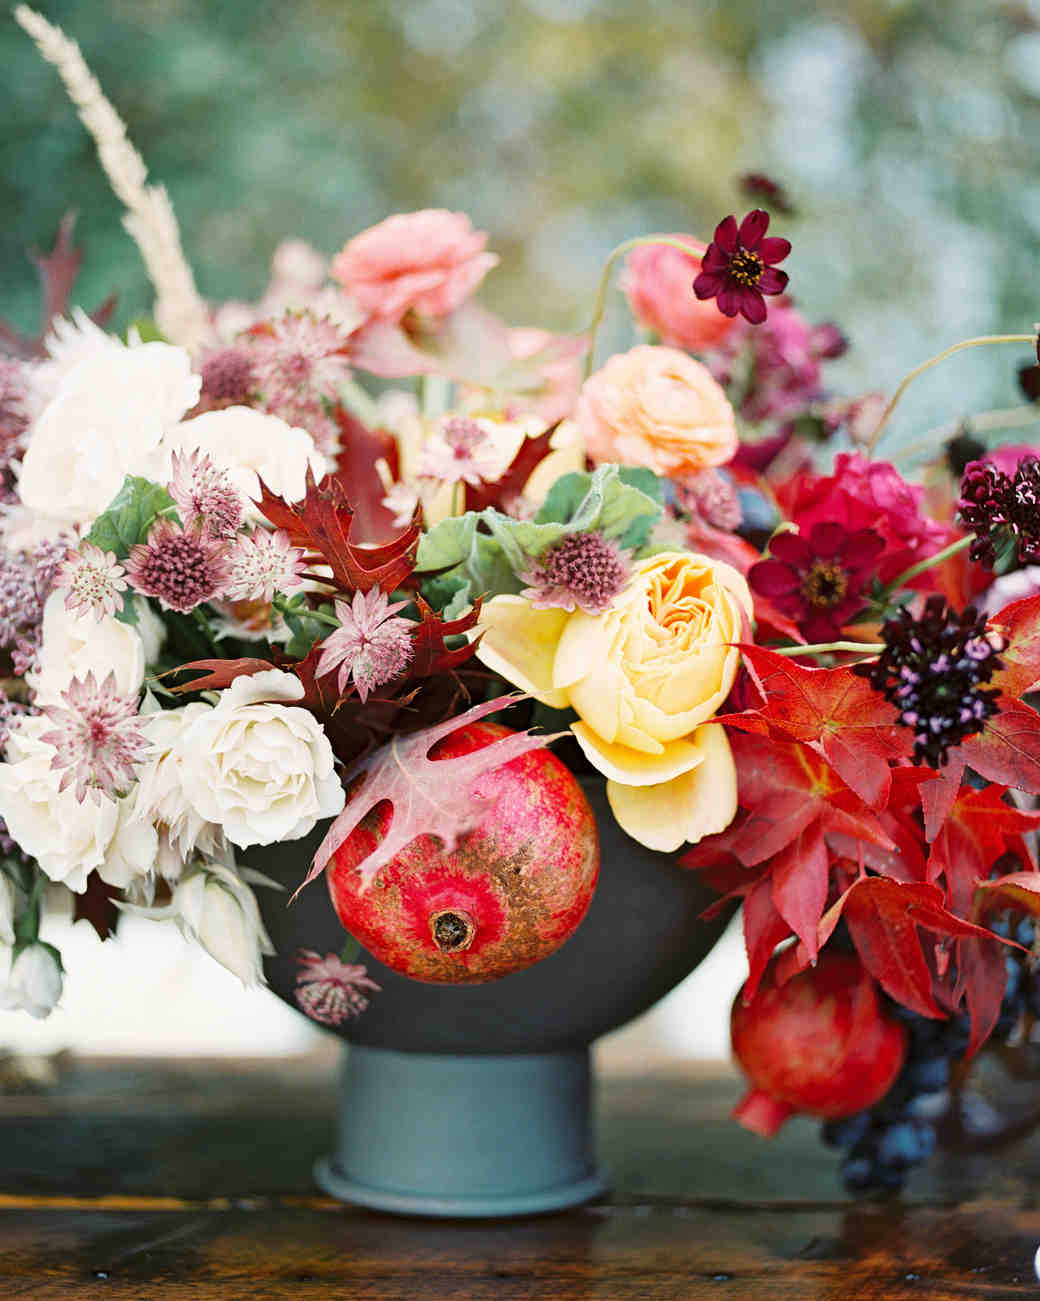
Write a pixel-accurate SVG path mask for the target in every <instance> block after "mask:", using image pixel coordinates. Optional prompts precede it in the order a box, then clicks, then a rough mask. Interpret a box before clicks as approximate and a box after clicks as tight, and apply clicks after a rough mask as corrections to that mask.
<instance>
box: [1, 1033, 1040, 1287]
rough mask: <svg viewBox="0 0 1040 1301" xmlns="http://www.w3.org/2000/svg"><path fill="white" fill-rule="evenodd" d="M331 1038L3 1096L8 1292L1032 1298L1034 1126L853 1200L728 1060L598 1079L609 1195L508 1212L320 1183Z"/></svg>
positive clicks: (136, 1067)
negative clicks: (742, 1113) (769, 1138)
mask: <svg viewBox="0 0 1040 1301" xmlns="http://www.w3.org/2000/svg"><path fill="white" fill-rule="evenodd" d="M332 1080H333V1071H332V1069H330V1063H329V1061H328V1059H327V1058H325V1059H322V1058H317V1059H313V1058H306V1059H291V1060H282V1061H278V1062H270V1061H268V1062H264V1061H257V1060H247V1061H241V1060H231V1061H223V1062H219V1061H200V1060H180V1061H166V1060H148V1059H122V1060H113V1059H96V1060H79V1061H71V1062H67V1063H64V1064H63V1065H62V1068H61V1069H60V1071H59V1073H58V1078H57V1080H56V1082H55V1083H54V1084H53V1086H52V1087H50V1088H47V1089H46V1090H44V1091H36V1092H32V1091H26V1090H21V1091H17V1092H12V1093H8V1094H6V1095H0V1153H2V1156H0V1162H2V1166H0V1168H2V1170H3V1174H2V1178H0V1194H2V1195H0V1211H2V1214H0V1296H2V1297H4V1298H6V1297H24V1298H26V1299H27V1301H28V1299H31V1301H49V1298H54V1297H76V1298H83V1299H85V1301H86V1299H93V1298H106V1299H112V1301H115V1299H116V1298H134V1299H135V1301H151V1298H156V1297H169V1298H181V1297H196V1298H206V1299H207V1301H208V1299H209V1298H220V1299H221V1301H236V1299H237V1298H242V1299H243V1301H245V1299H246V1298H249V1299H250V1301H254V1299H255V1301H263V1299H266V1298H276V1297H277V1298H282V1297H289V1298H295V1299H298V1301H309V1299H310V1298H322V1301H333V1299H335V1301H376V1299H377V1298H378V1299H379V1301H406V1299H407V1301H430V1299H432V1298H452V1299H453V1301H454V1299H458V1301H484V1299H485V1298H489V1299H490V1298H494V1301H514V1299H515V1301H520V1299H521V1298H522V1299H523V1301H543V1299H544V1301H550V1299H551V1301H572V1299H577V1298H581V1299H582V1301H600V1299H602V1301H630V1299H632V1301H634V1299H635V1298H640V1301H672V1299H673V1298H674V1299H675V1301H679V1299H681V1301H689V1299H690V1298H702V1297H704V1298H709V1297H710V1298H718V1299H719V1301H725V1299H726V1298H734V1299H739V1301H758V1299H759V1298H761V1299H762V1301H765V1299H766V1298H769V1299H770V1301H783V1299H784V1298H802V1299H808V1298H813V1299H816V1298H819V1299H820V1301H823V1299H824V1298H827V1299H828V1301H838V1299H839V1298H842V1299H844V1298H848V1299H849V1301H870V1299H872V1298H885V1299H886V1301H901V1299H902V1298H916V1299H918V1301H921V1299H924V1298H927V1299H928V1301H945V1299H946V1298H953V1297H957V1298H989V1297H1001V1298H1005V1297H1037V1296H1040V1285H1038V1284H1037V1282H1036V1280H1035V1278H1034V1275H1033V1254H1034V1252H1035V1250H1036V1248H1037V1245H1038V1244H1040V1209H1038V1207H1037V1191H1036V1190H1037V1183H1036V1179H1037V1176H1038V1175H1040V1140H1037V1139H1032V1140H1029V1141H1027V1142H1024V1143H1022V1144H1020V1145H1018V1146H1017V1147H1016V1149H1015V1151H1014V1154H1013V1155H1008V1154H1003V1155H1000V1156H991V1157H984V1156H979V1155H971V1156H958V1157H952V1156H943V1157H940V1158H939V1159H937V1160H936V1161H934V1162H933V1163H932V1165H931V1166H930V1167H929V1168H928V1170H927V1171H922V1172H920V1173H919V1174H918V1175H917V1176H916V1177H915V1179H914V1181H913V1182H912V1183H911V1186H910V1189H909V1190H908V1193H907V1195H906V1196H905V1197H904V1198H903V1199H902V1200H896V1201H891V1202H887V1203H870V1202H868V1203H862V1202H860V1203H857V1202H853V1201H852V1200H850V1199H849V1198H848V1197H847V1196H845V1194H844V1193H843V1192H842V1191H841V1188H840V1185H839V1182H838V1179H837V1176H836V1173H835V1167H836V1160H835V1157H834V1154H833V1153H832V1152H829V1151H827V1150H826V1149H824V1148H823V1147H822V1146H821V1145H820V1144H819V1143H818V1141H817V1138H816V1129H815V1126H814V1125H813V1124H811V1123H810V1122H808V1121H795V1122H793V1123H792V1124H791V1125H790V1126H789V1127H788V1128H787V1129H786V1130H785V1131H784V1132H783V1133H782V1134H781V1135H780V1136H779V1138H777V1139H776V1140H774V1141H773V1142H772V1143H764V1142H762V1141H761V1140H758V1139H755V1138H753V1137H752V1136H751V1135H749V1134H746V1133H745V1132H744V1131H742V1130H741V1129H739V1128H738V1127H737V1126H736V1125H734V1124H732V1123H731V1122H730V1121H729V1120H728V1111H729V1109H730V1107H731V1106H732V1104H733V1102H734V1100H735V1098H736V1097H737V1094H738V1089H739V1084H738V1082H737V1080H736V1079H735V1077H734V1076H733V1075H732V1074H731V1073H729V1071H728V1070H727V1069H726V1068H723V1067H721V1066H720V1067H717V1068H712V1069H706V1068H703V1067H702V1068H687V1069H684V1070H682V1069H670V1070H668V1071H657V1072H655V1073H652V1074H649V1075H645V1076H642V1077H639V1078H624V1077H616V1076H614V1077H608V1078H607V1079H605V1080H603V1081H602V1083H601V1088H600V1113H601V1117H600V1132H601V1151H602V1156H603V1159H604V1161H605V1163H606V1164H607V1166H608V1167H609V1169H610V1170H611V1172H612V1175H613V1180H614V1191H613V1193H612V1194H611V1196H610V1197H608V1198H605V1199H603V1200H601V1201H599V1202H597V1203H593V1204H592V1205H590V1206H587V1207H584V1208H582V1209H579V1210H575V1211H570V1212H566V1213H563V1214H557V1215H547V1216H541V1217H531V1218H527V1219H519V1220H513V1221H508V1222H503V1223H494V1222H492V1223H482V1222H472V1221H469V1222H463V1221H435V1220H409V1219H397V1218H394V1217H392V1216H389V1215H381V1214H376V1213H374V1212H368V1211H362V1210H357V1209H354V1208H351V1207H347V1206H342V1205H340V1204H339V1203H337V1202H334V1201H332V1200H330V1199H328V1198H325V1197H322V1196H320V1195H318V1194H317V1193H316V1192H315V1190H314V1186H313V1185H312V1183H311V1178H310V1166H311V1162H312V1160H313V1158H314V1157H315V1156H316V1155H318V1154H319V1153H321V1152H322V1151H324V1150H325V1149H326V1148H327V1146H328V1142H329V1135H330V1133H331V1126H332V1115H333V1104H334V1099H333V1091H332Z"/></svg>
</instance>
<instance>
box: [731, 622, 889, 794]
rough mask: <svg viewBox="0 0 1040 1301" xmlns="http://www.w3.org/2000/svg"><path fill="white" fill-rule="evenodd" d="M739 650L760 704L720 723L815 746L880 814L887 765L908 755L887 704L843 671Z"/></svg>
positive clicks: (864, 683)
mask: <svg viewBox="0 0 1040 1301" xmlns="http://www.w3.org/2000/svg"><path fill="white" fill-rule="evenodd" d="M740 649H741V653H742V654H743V657H744V663H745V665H746V666H747V668H748V671H749V673H751V674H752V675H753V677H754V679H755V681H756V682H757V684H758V686H759V689H760V691H761V694H762V699H763V702H764V703H763V705H762V706H761V708H760V709H758V710H754V711H750V716H749V715H748V714H747V713H745V714H735V715H722V717H721V719H720V721H721V722H725V723H730V724H731V725H732V726H734V727H741V728H745V729H746V730H749V731H757V730H759V723H760V720H762V721H765V722H767V723H768V724H769V725H770V726H771V727H774V728H776V729H777V730H779V731H782V732H784V733H786V734H787V735H788V736H790V737H792V738H793V739H794V740H796V741H801V742H803V743H804V744H807V745H811V746H813V748H814V749H816V750H817V751H818V752H819V753H820V754H822V755H823V756H824V758H825V759H826V760H827V762H828V763H829V764H830V765H831V767H832V768H833V769H834V770H835V772H836V773H837V774H838V776H839V777H841V779H842V781H844V782H845V784H846V785H847V786H848V787H849V788H850V789H851V790H853V791H855V792H856V794H857V795H858V796H859V797H860V799H862V800H863V801H864V803H865V804H867V805H868V806H869V807H871V808H874V809H878V808H882V807H883V806H884V804H885V801H886V800H887V798H888V791H889V786H890V783H891V769H890V766H889V763H890V760H895V759H905V758H907V757H908V756H909V755H910V753H911V751H912V749H913V734H912V733H911V732H910V730H909V729H908V728H906V727H901V726H900V725H899V724H898V723H897V722H896V716H897V715H896V710H895V709H894V708H893V706H892V705H890V704H889V703H888V701H887V700H885V699H884V697H883V696H881V695H879V694H878V693H877V692H876V691H875V690H874V689H873V687H871V685H870V683H869V682H867V681H866V680H865V679H864V678H860V677H857V676H855V675H854V674H853V673H850V672H849V670H848V669H847V668H838V669H814V668H806V667H804V666H803V665H801V664H796V663H795V662H794V661H793V660H791V659H790V658H789V657H788V656H786V655H778V654H776V652H775V651H770V650H766V649H765V648H764V647H761V646H754V645H743V646H741V648H740Z"/></svg>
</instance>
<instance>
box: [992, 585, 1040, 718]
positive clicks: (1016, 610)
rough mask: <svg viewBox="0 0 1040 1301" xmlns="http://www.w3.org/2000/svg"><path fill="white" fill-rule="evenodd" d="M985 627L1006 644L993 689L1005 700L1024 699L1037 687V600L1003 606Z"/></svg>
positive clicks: (1039, 662) (1039, 665) (1039, 621)
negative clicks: (1006, 697)
mask: <svg viewBox="0 0 1040 1301" xmlns="http://www.w3.org/2000/svg"><path fill="white" fill-rule="evenodd" d="M988 626H989V627H990V628H992V629H994V630H995V631H996V632H999V633H1000V635H1001V636H1002V637H1003V638H1004V640H1005V642H1006V643H1007V644H1006V646H1005V648H1004V650H1003V651H1001V654H1000V658H1001V659H1002V660H1003V661H1004V667H1003V669H1001V670H1000V672H999V673H997V674H996V675H995V677H994V678H993V683H992V685H993V686H995V687H999V688H1000V690H1001V691H1003V692H1004V694H1005V696H1015V697H1017V696H1024V695H1025V694H1026V692H1027V691H1032V690H1033V689H1034V688H1035V687H1036V685H1037V684H1038V683H1040V596H1027V597H1025V599H1024V600H1021V601H1013V602H1012V603H1011V604H1010V605H1005V606H1004V608H1003V610H999V611H998V612H997V613H996V614H995V615H994V616H993V617H992V618H991V619H990V620H989V625H988Z"/></svg>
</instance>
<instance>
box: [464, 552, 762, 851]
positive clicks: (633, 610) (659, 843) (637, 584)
mask: <svg viewBox="0 0 1040 1301" xmlns="http://www.w3.org/2000/svg"><path fill="white" fill-rule="evenodd" d="M750 615H751V595H750V593H749V591H748V585H747V583H746V582H745V581H744V579H743V578H742V577H741V575H740V574H739V573H738V572H737V571H736V570H735V569H734V568H733V567H732V566H730V565H727V564H724V563H723V562H722V561H718V560H711V559H709V558H708V557H707V556H703V555H696V554H693V553H691V552H686V551H666V552H661V553H660V554H658V555H655V556H651V557H650V558H649V559H648V560H643V561H641V562H640V563H639V564H637V565H636V566H635V569H634V571H633V574H632V577H631V579H630V580H629V582H628V584H627V586H626V587H625V589H624V590H623V591H622V592H621V594H620V595H619V596H618V597H616V598H615V600H614V601H613V603H612V604H611V606H610V607H609V609H607V610H606V611H604V613H602V614H598V615H590V614H586V613H584V611H582V610H576V611H574V612H573V613H568V612H567V611H566V610H560V609H543V610H536V609H534V608H533V607H532V605H531V602H530V601H529V600H527V598H526V597H523V596H496V597H494V598H493V599H492V600H491V601H488V602H487V604H486V605H485V606H484V607H483V609H482V610H481V612H480V622H479V624H478V631H481V632H483V634H484V635H483V638H482V639H481V642H480V645H479V648H478V650H477V657H478V658H479V659H481V660H482V661H483V662H484V663H485V664H486V665H487V666H488V668H490V669H493V670H494V671H495V672H496V673H500V674H501V675H502V676H503V677H504V678H505V679H506V680H507V681H508V682H511V683H513V684H514V685H515V686H517V687H519V688H520V689H521V690H522V691H527V692H529V693H530V694H531V695H533V696H534V697H535V699H537V700H540V701H541V702H542V703H543V704H545V705H549V706H550V707H552V708H554V709H574V710H575V711H576V712H577V713H578V715H579V721H578V722H576V723H574V724H572V729H571V730H572V731H573V733H574V736H575V739H576V740H577V742H578V744H579V745H580V746H581V748H582V750H583V751H584V752H585V755H586V756H587V758H588V759H589V761H590V762H591V763H592V764H593V765H594V766H595V767H596V768H597V769H598V770H599V771H600V772H601V773H603V774H604V776H606V777H607V779H608V780H607V798H608V799H609V801H610V806H611V809H612V810H613V812H614V816H615V818H616V819H617V821H618V824H619V825H620V826H621V827H622V829H623V830H624V831H626V832H627V833H628V834H629V835H630V836H632V837H633V838H634V839H635V840H638V841H639V842H640V843H641V844H643V845H647V846H649V848H651V849H659V850H666V851H671V850H675V849H678V848H679V846H680V845H681V844H682V843H683V842H684V841H694V842H696V841H698V840H700V839H701V838H702V837H703V836H707V835H710V834H712V833H713V832H716V831H722V830H723V829H724V828H725V827H727V826H729V824H730V822H732V820H733V818H734V816H735V814H736V811H737V775H736V768H735V766H734V763H733V755H732V753H731V751H730V746H729V741H728V740H727V737H726V731H725V728H723V727H721V726H719V725H718V724H713V723H711V722H710V721H709V720H710V719H711V718H712V716H713V715H714V714H715V713H716V711H717V710H718V708H719V706H720V705H721V704H722V702H723V701H724V700H725V699H726V696H727V695H728V694H729V690H730V687H731V686H732V685H733V679H734V677H735V676H736V672H737V668H738V666H739V663H740V652H739V650H738V649H737V647H736V645H735V643H737V642H739V641H740V640H741V639H742V633H741V630H742V627H743V625H744V622H745V620H746V619H747V618H750Z"/></svg>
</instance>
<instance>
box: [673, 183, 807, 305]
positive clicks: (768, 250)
mask: <svg viewBox="0 0 1040 1301" xmlns="http://www.w3.org/2000/svg"><path fill="white" fill-rule="evenodd" d="M768 229H769V213H768V212H763V211H762V209H761V208H753V209H752V210H751V212H749V213H748V215H747V216H746V217H745V218H744V220H743V221H742V222H741V223H740V228H739V229H738V228H737V219H736V217H734V216H732V215H731V216H729V217H726V218H725V219H724V220H723V221H720V222H719V224H718V225H717V226H716V227H715V238H714V240H712V242H711V243H710V244H709V245H708V248H707V251H706V252H705V254H704V257H703V258H702V259H701V273H700V275H699V276H698V277H697V279H696V280H695V281H694V282H693V292H694V293H695V294H696V295H697V297H698V298H716V299H717V300H718V306H719V311H720V312H721V313H722V314H723V316H736V314H737V313H738V312H740V314H741V315H742V316H743V317H744V319H745V320H746V321H749V322H750V323H751V324H752V325H761V324H762V322H763V321H764V320H765V319H766V305H765V300H764V299H763V297H762V295H763V294H782V293H783V292H784V289H785V288H786V287H787V272H786V271H777V270H776V265H775V264H776V263H777V262H782V261H783V260H784V258H785V257H787V255H788V253H790V251H791V242H790V240H786V239H780V238H779V237H777V236H775V235H774V236H770V237H769V238H768V239H767V238H765V233H766V231H767V230H768Z"/></svg>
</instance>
